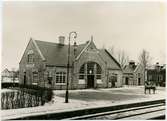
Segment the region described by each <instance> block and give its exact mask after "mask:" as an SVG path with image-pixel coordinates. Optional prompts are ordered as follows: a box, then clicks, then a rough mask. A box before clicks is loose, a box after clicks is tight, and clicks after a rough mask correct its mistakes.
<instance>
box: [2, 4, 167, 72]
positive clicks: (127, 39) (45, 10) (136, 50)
mask: <svg viewBox="0 0 167 121" xmlns="http://www.w3.org/2000/svg"><path fill="white" fill-rule="evenodd" d="M165 14H166V13H165V5H164V3H162V2H161V3H160V2H25V1H24V2H4V5H3V18H2V20H3V34H2V35H3V39H2V40H3V41H2V69H4V68H6V67H7V68H9V69H11V68H18V67H19V61H20V59H21V57H22V55H23V52H24V50H25V48H26V46H27V44H28V41H29V39H30V37H32V38H33V39H37V40H43V41H51V42H58V36H60V35H63V36H66V37H68V34H69V32H71V31H76V32H77V33H78V37H77V43H84V42H86V41H87V40H90V38H91V35H93V37H94V42H95V44H96V45H97V47H98V48H101V47H103V46H104V47H106V48H110V47H112V46H114V48H115V50H125V52H126V54H127V55H128V56H129V58H130V60H135V61H138V56H139V54H140V52H141V50H142V49H146V50H147V51H148V52H149V53H150V56H151V57H152V63H156V62H157V61H159V62H160V63H165V55H166V54H165V45H166V44H165V27H166V25H165V24H166V23H165ZM66 42H67V40H66Z"/></svg>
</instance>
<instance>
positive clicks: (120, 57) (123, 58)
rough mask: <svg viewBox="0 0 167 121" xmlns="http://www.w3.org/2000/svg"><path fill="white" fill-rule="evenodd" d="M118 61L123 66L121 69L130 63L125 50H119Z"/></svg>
mask: <svg viewBox="0 0 167 121" xmlns="http://www.w3.org/2000/svg"><path fill="white" fill-rule="evenodd" d="M116 57H117V60H118V62H119V64H120V65H121V67H122V68H123V67H124V66H125V65H126V64H127V62H128V61H129V57H128V56H127V55H126V53H125V51H124V50H119V51H118V54H117V56H116Z"/></svg>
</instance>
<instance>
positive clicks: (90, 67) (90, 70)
mask: <svg viewBox="0 0 167 121" xmlns="http://www.w3.org/2000/svg"><path fill="white" fill-rule="evenodd" d="M85 64H86V66H87V70H86V72H87V73H85V67H86V66H85ZM85 64H83V65H82V66H81V68H80V70H79V79H84V76H87V75H96V79H101V73H102V70H101V67H100V65H99V64H98V63H95V62H88V63H85ZM95 72H96V73H95Z"/></svg>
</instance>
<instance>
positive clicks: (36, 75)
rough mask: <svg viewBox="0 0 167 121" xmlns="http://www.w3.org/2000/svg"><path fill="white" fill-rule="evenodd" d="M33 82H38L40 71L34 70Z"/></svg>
mask: <svg viewBox="0 0 167 121" xmlns="http://www.w3.org/2000/svg"><path fill="white" fill-rule="evenodd" d="M33 83H38V72H33Z"/></svg>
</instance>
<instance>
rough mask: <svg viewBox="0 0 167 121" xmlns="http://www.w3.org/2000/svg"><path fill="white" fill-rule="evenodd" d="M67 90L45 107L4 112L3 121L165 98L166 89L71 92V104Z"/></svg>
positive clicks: (135, 88) (55, 96)
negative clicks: (67, 96)
mask: <svg viewBox="0 0 167 121" xmlns="http://www.w3.org/2000/svg"><path fill="white" fill-rule="evenodd" d="M64 96H65V90H55V91H54V98H53V99H52V101H50V102H49V103H46V104H45V105H44V106H38V107H31V108H26V109H25V108H22V109H12V110H2V111H1V115H2V119H10V118H14V117H15V118H16V117H22V116H29V115H37V114H46V113H53V112H61V111H62V112H64V111H70V110H76V109H83V108H92V107H104V106H112V105H119V104H126V103H133V102H141V101H147V100H156V99H164V98H165V88H164V87H158V88H157V91H156V94H146V95H145V94H144V87H143V86H128V87H122V88H107V89H83V90H69V103H64V102H65V98H64Z"/></svg>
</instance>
